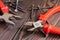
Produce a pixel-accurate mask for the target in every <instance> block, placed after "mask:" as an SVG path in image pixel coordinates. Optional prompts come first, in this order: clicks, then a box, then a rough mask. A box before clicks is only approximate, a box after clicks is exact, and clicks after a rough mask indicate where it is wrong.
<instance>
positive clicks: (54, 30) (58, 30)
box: [39, 6, 60, 35]
mask: <svg viewBox="0 0 60 40" xmlns="http://www.w3.org/2000/svg"><path fill="white" fill-rule="evenodd" d="M57 12H60V6H55V7H54V8H52V9H50V10H48V11H47V12H46V13H45V14H44V15H42V14H40V15H39V20H43V22H44V23H45V24H44V27H43V30H44V32H46V34H49V33H55V34H59V35H60V28H59V27H55V26H52V25H50V24H46V21H47V19H49V18H50V17H51V16H52V15H53V14H55V13H57Z"/></svg>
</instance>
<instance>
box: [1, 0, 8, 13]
mask: <svg viewBox="0 0 60 40" xmlns="http://www.w3.org/2000/svg"><path fill="white" fill-rule="evenodd" d="M1 11H2V13H8V12H9V9H8V7H7V6H5V5H4V3H3V2H2V0H0V12H1Z"/></svg>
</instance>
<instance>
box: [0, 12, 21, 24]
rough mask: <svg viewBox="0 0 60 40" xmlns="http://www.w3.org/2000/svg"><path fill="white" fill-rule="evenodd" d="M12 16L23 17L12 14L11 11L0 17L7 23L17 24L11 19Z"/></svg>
mask: <svg viewBox="0 0 60 40" xmlns="http://www.w3.org/2000/svg"><path fill="white" fill-rule="evenodd" d="M10 17H14V18H21V17H20V16H17V15H14V14H10V13H4V14H3V15H0V19H3V20H4V21H5V22H6V23H9V24H12V25H15V23H14V22H12V21H11V20H9V18H10Z"/></svg>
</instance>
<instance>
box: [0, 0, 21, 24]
mask: <svg viewBox="0 0 60 40" xmlns="http://www.w3.org/2000/svg"><path fill="white" fill-rule="evenodd" d="M0 12H2V15H0V19H3V20H4V21H5V22H6V23H10V24H13V25H15V23H14V22H12V21H10V20H9V18H10V17H15V18H21V17H20V16H17V15H13V14H10V13H9V8H8V7H7V6H5V5H4V3H3V2H2V1H1V0H0Z"/></svg>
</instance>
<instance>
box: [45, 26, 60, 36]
mask: <svg viewBox="0 0 60 40" xmlns="http://www.w3.org/2000/svg"><path fill="white" fill-rule="evenodd" d="M44 31H45V32H46V34H49V33H54V34H58V35H60V27H55V26H51V25H45V26H44Z"/></svg>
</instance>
